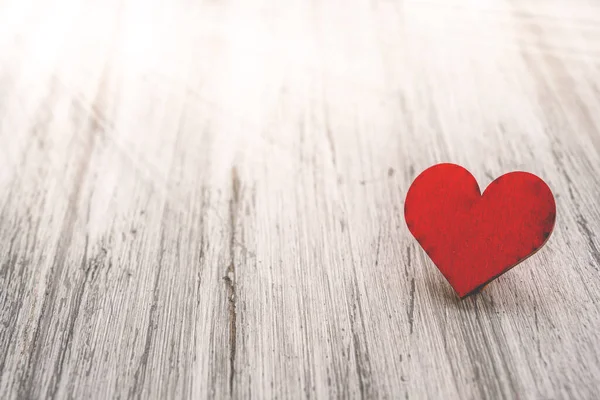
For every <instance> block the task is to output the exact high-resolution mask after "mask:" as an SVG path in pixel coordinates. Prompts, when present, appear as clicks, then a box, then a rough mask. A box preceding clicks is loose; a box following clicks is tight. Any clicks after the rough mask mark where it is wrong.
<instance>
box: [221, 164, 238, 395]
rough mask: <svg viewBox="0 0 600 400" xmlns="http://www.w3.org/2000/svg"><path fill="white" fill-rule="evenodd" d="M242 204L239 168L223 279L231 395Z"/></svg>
mask: <svg viewBox="0 0 600 400" xmlns="http://www.w3.org/2000/svg"><path fill="white" fill-rule="evenodd" d="M239 202H240V178H239V176H238V172H237V168H235V167H234V168H233V169H232V170H231V199H230V201H229V258H230V260H229V265H228V266H227V271H226V275H225V276H224V277H223V280H224V281H225V284H226V285H227V295H228V302H229V393H230V395H233V389H234V387H233V386H234V377H235V356H236V350H237V341H236V340H237V303H236V302H237V298H236V265H235V244H236V226H237V218H238V217H237V216H238V210H239Z"/></svg>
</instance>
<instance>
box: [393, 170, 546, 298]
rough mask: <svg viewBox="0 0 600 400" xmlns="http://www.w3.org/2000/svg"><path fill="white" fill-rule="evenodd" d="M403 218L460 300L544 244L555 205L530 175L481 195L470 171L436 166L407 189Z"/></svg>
mask: <svg viewBox="0 0 600 400" xmlns="http://www.w3.org/2000/svg"><path fill="white" fill-rule="evenodd" d="M404 217H405V219H406V224H407V225H408V229H409V230H410V232H411V233H412V234H413V236H414V237H415V238H416V239H417V241H418V242H419V244H420V245H421V247H423V249H424V250H425V252H426V253H427V254H428V255H429V257H430V258H431V260H432V261H433V262H434V264H435V265H436V266H437V267H438V269H439V270H440V271H441V272H442V274H444V276H445V277H446V279H447V280H448V282H449V283H450V285H452V287H453V288H454V290H455V291H456V293H457V294H458V295H459V296H460V298H465V297H466V296H468V295H471V294H475V293H477V292H479V291H480V290H481V289H482V288H483V287H484V286H485V285H486V284H488V283H489V282H491V281H492V280H494V279H496V278H497V277H499V276H500V275H502V274H503V273H505V272H506V271H508V270H509V269H511V268H512V267H514V266H515V265H517V264H518V263H520V262H521V261H523V260H525V259H526V258H527V257H529V256H531V255H533V253H535V252H536V251H537V250H539V249H540V248H541V247H542V246H543V245H544V244H545V243H546V241H547V240H548V238H549V237H550V234H551V233H552V230H553V229H554V221H555V219H556V204H555V202H554V196H553V195H552V192H551V191H550V188H549V187H548V185H546V183H545V182H544V181H543V180H541V179H540V178H538V177H537V176H535V175H533V174H530V173H527V172H511V173H508V174H506V175H502V176H501V177H499V178H498V179H496V180H495V181H494V182H492V183H491V184H490V185H489V186H488V187H487V189H486V190H485V191H484V192H483V195H482V194H481V191H480V189H479V185H478V184H477V181H476V180H475V178H474V177H473V175H471V173H470V172H469V171H467V170H466V169H464V168H463V167H461V166H458V165H455V164H438V165H434V166H433V167H430V168H428V169H426V170H425V171H423V172H422V173H421V174H420V175H419V176H418V177H417V178H416V179H415V181H414V182H413V183H412V185H411V186H410V189H409V190H408V194H407V195H406V202H405V203H404Z"/></svg>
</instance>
